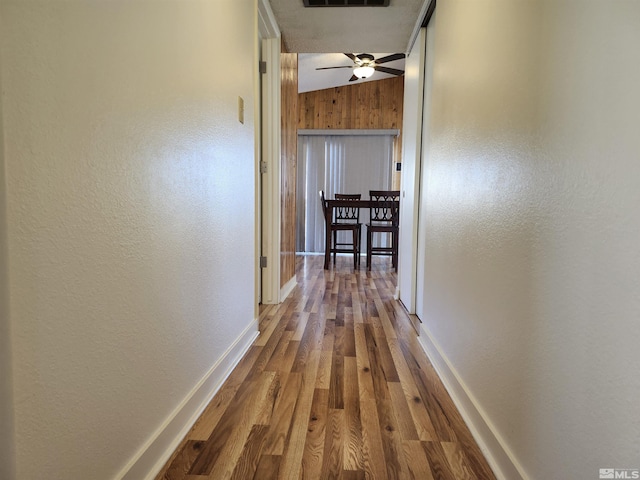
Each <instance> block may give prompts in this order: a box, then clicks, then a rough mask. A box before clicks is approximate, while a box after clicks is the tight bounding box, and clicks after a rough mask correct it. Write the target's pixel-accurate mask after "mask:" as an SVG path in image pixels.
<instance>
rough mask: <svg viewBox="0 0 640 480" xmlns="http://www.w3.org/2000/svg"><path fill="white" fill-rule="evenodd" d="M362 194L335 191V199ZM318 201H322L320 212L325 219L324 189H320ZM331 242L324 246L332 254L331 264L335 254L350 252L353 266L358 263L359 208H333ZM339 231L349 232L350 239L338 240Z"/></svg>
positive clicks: (345, 198) (356, 196) (357, 197)
mask: <svg viewBox="0 0 640 480" xmlns="http://www.w3.org/2000/svg"><path fill="white" fill-rule="evenodd" d="M361 197H362V195H360V194H359V193H357V194H346V193H336V195H335V199H336V200H360V198H361ZM320 201H321V203H322V213H323V214H324V217H325V219H326V217H327V211H326V206H325V198H324V191H323V190H321V191H320ZM331 230H332V232H333V234H332V236H331V237H332V244H331V245H328V246H325V248H329V249H330V253H332V254H333V264H334V265H335V264H336V254H338V253H352V254H353V268H358V266H359V265H360V232H362V223H360V209H359V208H357V207H335V208H334V209H333V218H332V219H331ZM339 232H351V241H350V242H349V241H342V242H339V241H338V233H339Z"/></svg>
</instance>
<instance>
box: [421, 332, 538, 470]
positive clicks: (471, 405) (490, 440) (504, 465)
mask: <svg viewBox="0 0 640 480" xmlns="http://www.w3.org/2000/svg"><path fill="white" fill-rule="evenodd" d="M418 341H419V342H420V345H422V348H423V349H424V351H425V353H426V354H427V356H428V357H429V359H430V360H431V363H432V365H433V367H434V368H435V369H436V372H438V375H439V376H440V379H441V380H442V383H443V384H444V386H445V388H446V389H447V392H449V395H451V399H452V400H453V403H455V405H456V407H457V408H458V410H459V411H460V414H461V415H462V418H463V419H464V421H465V423H466V424H467V426H468V427H469V430H471V434H472V435H473V438H474V439H475V440H476V442H477V443H478V446H479V447H480V450H482V453H483V454H484V456H485V458H486V459H487V461H488V462H489V465H490V466H491V468H492V470H493V473H494V474H495V475H496V477H497V478H498V479H499V480H527V478H528V477H527V475H526V474H525V473H524V470H523V468H522V466H521V465H520V464H519V463H518V462H517V460H516V459H515V457H514V456H513V454H512V453H511V451H510V450H509V448H508V447H507V444H506V443H505V441H504V440H503V439H502V438H501V437H500V435H499V434H498V433H497V430H496V428H495V427H494V425H493V424H492V423H491V422H490V421H489V419H488V417H487V415H486V414H485V413H484V412H483V410H482V408H481V407H480V405H479V404H478V402H477V400H476V399H475V397H474V396H473V394H472V393H471V392H470V391H469V389H468V388H467V386H466V385H465V384H464V382H463V381H462V379H461V378H460V376H459V375H458V373H457V372H456V370H455V368H454V367H453V366H452V365H451V362H449V360H448V358H447V357H446V355H444V353H443V351H442V349H441V348H440V347H439V345H438V343H437V342H436V341H435V339H434V338H433V336H432V335H431V333H430V332H429V330H427V328H426V327H425V325H424V324H422V325H421V334H420V336H419V337H418Z"/></svg>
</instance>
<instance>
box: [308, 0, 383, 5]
mask: <svg viewBox="0 0 640 480" xmlns="http://www.w3.org/2000/svg"><path fill="white" fill-rule="evenodd" d="M302 2H303V3H304V6H305V7H388V6H389V0H302Z"/></svg>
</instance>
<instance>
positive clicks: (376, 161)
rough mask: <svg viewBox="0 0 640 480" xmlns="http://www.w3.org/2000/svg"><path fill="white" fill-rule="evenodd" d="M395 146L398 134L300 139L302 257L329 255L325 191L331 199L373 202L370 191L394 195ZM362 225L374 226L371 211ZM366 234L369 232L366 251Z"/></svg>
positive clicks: (298, 242) (363, 217)
mask: <svg viewBox="0 0 640 480" xmlns="http://www.w3.org/2000/svg"><path fill="white" fill-rule="evenodd" d="M393 143H394V135H392V134H381V135H371V134H367V135H299V136H298V185H297V199H296V201H297V225H296V250H297V251H299V252H324V241H325V238H324V235H325V232H324V218H323V216H322V207H321V205H320V196H319V192H320V190H324V192H325V197H326V198H334V195H335V194H336V193H360V194H361V195H362V198H363V199H368V198H369V190H390V189H391V170H392V166H393V161H394V158H393V151H394V149H393ZM360 221H361V222H362V223H363V224H365V223H367V222H368V221H369V212H368V210H361V212H360ZM341 233H342V234H345V235H349V234H347V233H344V232H341ZM365 234H366V228H364V226H363V228H362V235H363V238H362V239H361V245H362V246H363V249H364V248H365V247H366V237H365V236H364V235H365ZM363 253H364V251H363Z"/></svg>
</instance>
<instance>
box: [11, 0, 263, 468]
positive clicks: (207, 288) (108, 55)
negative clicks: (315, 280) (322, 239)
mask: <svg viewBox="0 0 640 480" xmlns="http://www.w3.org/2000/svg"><path fill="white" fill-rule="evenodd" d="M0 8H1V15H2V18H3V24H2V31H1V32H0V35H1V38H0V42H1V43H0V44H1V45H2V61H3V65H2V67H3V68H2V83H3V89H4V92H3V93H4V105H3V107H4V130H5V161H6V166H7V172H6V174H7V181H8V192H7V204H8V212H7V217H8V225H9V230H8V231H9V253H10V259H11V264H10V278H11V292H10V295H11V305H12V311H11V314H12V326H13V327H14V328H13V358H14V362H13V369H14V385H15V404H16V405H15V413H16V425H15V426H16V436H17V475H18V478H25V479H27V478H29V479H31V478H33V479H35V478H68V479H72V478H91V479H101V478H112V477H113V476H114V475H115V474H116V472H118V471H119V470H120V469H121V468H122V467H123V466H124V464H125V463H126V462H127V461H128V460H129V458H130V457H131V456H132V455H133V454H134V453H136V451H137V450H138V449H139V448H140V447H141V446H142V444H143V443H144V442H145V440H147V438H148V437H149V436H150V435H151V434H152V433H153V432H154V431H155V430H156V428H158V427H159V426H160V424H161V423H162V422H163V421H164V420H165V419H166V418H167V416H168V415H169V414H170V413H171V412H172V411H173V410H174V408H175V407H176V406H177V405H178V404H179V403H180V402H181V401H182V400H183V398H184V397H185V395H186V394H187V393H188V392H189V391H191V389H192V388H193V387H194V386H195V385H196V383H197V382H198V381H199V380H200V379H201V378H202V377H203V375H205V373H206V372H207V371H208V370H209V369H210V368H211V367H212V365H214V363H215V362H216V361H217V360H218V359H219V358H220V356H221V355H222V353H223V352H224V351H225V350H226V349H227V348H228V347H229V346H230V345H231V343H232V342H233V341H234V340H235V339H236V338H238V336H239V335H240V333H241V332H242V331H243V330H244V329H245V328H246V327H247V326H248V325H249V324H250V323H251V322H252V321H253V320H254V299H255V295H254V287H253V285H254V238H255V235H254V229H255V226H254V209H255V206H254V205H255V202H254V184H255V178H254V176H255V175H254V127H253V117H254V112H253V105H254V102H253V98H254V81H253V72H254V58H255V52H254V48H255V44H256V40H255V35H256V33H255V15H256V14H255V12H256V5H255V1H253V0H243V1H237V0H198V1H196V0H170V1H163V2H148V1H143V0H140V1H138V0H130V1H126V2H94V1H88V0H87V1H74V2H63V1H50V2H2V3H1V4H0ZM238 96H242V97H243V98H244V106H245V109H246V111H245V122H244V125H242V124H240V123H239V122H238V120H237V105H238Z"/></svg>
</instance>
